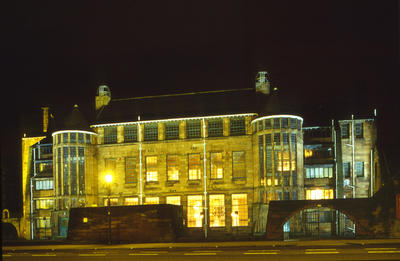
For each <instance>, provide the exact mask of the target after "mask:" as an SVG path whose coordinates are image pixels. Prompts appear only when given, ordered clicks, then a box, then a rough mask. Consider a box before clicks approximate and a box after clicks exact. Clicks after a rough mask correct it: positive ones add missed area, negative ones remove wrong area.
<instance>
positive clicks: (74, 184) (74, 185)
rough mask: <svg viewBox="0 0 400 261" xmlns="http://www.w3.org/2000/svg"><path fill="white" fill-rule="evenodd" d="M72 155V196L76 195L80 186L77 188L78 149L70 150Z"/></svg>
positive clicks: (72, 148)
mask: <svg viewBox="0 0 400 261" xmlns="http://www.w3.org/2000/svg"><path fill="white" fill-rule="evenodd" d="M70 153H71V154H70V155H71V158H70V159H71V195H76V194H77V190H78V188H77V187H78V186H77V178H76V175H77V171H76V170H77V157H76V147H71V148H70Z"/></svg>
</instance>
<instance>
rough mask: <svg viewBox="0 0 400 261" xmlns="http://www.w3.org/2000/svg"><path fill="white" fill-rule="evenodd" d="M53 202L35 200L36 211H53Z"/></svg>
mask: <svg viewBox="0 0 400 261" xmlns="http://www.w3.org/2000/svg"><path fill="white" fill-rule="evenodd" d="M53 207H54V200H53V199H37V200H35V208H36V209H53Z"/></svg>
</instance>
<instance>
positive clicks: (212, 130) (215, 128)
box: [208, 119, 223, 137]
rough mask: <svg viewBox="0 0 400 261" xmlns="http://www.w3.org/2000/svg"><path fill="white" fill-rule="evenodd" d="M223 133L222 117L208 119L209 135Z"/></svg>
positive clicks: (216, 135)
mask: <svg viewBox="0 0 400 261" xmlns="http://www.w3.org/2000/svg"><path fill="white" fill-rule="evenodd" d="M222 135H223V124H222V119H214V120H208V137H220V136H222Z"/></svg>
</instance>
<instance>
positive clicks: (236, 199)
mask: <svg viewBox="0 0 400 261" xmlns="http://www.w3.org/2000/svg"><path fill="white" fill-rule="evenodd" d="M232 226H233V227H237V226H248V207H247V194H232Z"/></svg>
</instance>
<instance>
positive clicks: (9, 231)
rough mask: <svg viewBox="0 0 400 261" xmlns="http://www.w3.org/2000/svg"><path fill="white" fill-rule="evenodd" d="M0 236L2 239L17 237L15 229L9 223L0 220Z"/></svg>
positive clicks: (14, 238)
mask: <svg viewBox="0 0 400 261" xmlns="http://www.w3.org/2000/svg"><path fill="white" fill-rule="evenodd" d="M1 237H2V239H3V240H16V239H18V232H17V229H16V228H15V226H14V225H13V224H11V223H3V222H1Z"/></svg>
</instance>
